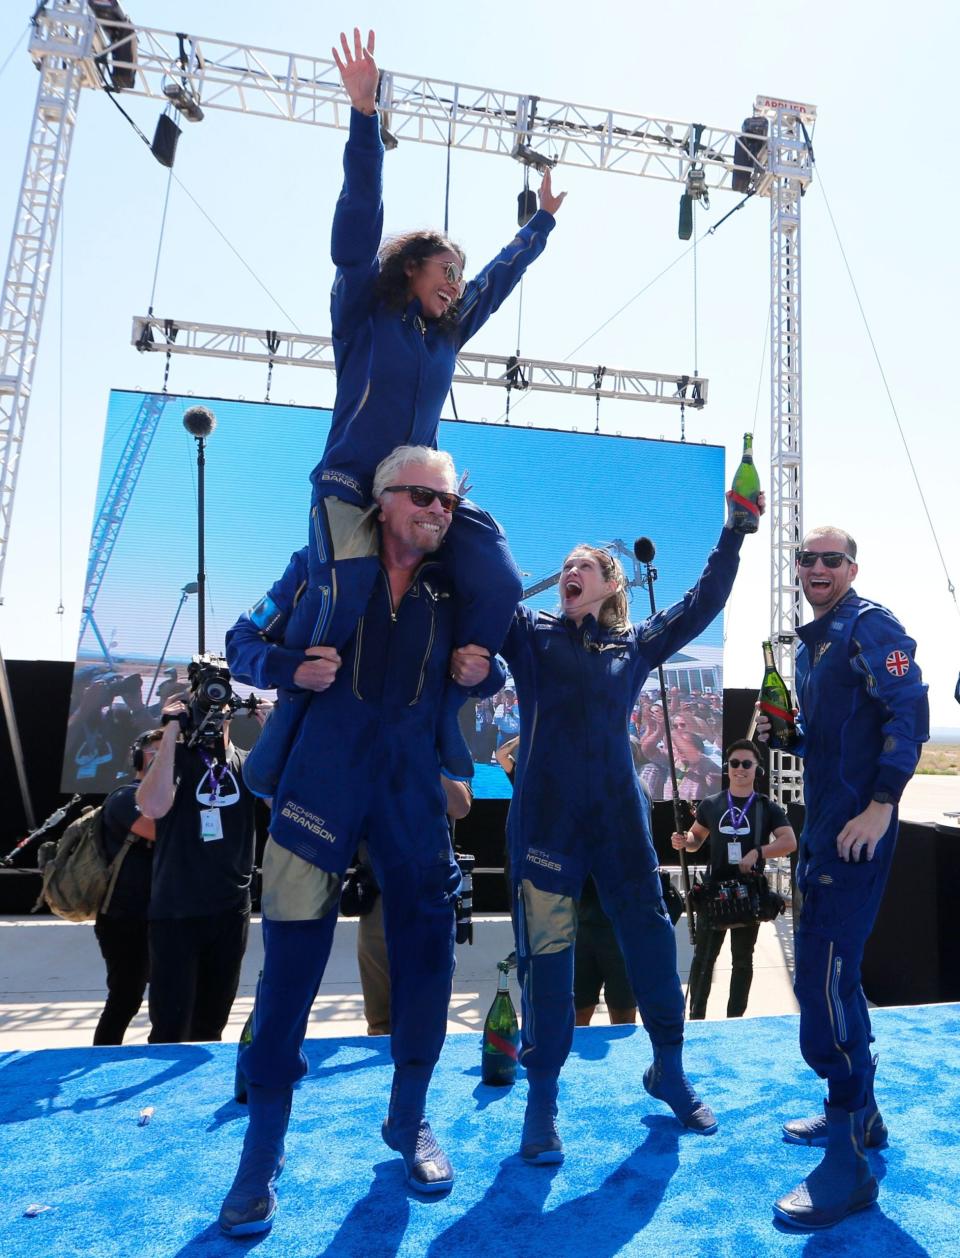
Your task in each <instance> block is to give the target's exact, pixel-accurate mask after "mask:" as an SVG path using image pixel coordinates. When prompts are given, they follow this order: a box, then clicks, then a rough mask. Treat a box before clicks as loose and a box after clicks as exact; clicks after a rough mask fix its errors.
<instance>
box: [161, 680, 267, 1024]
mask: <svg viewBox="0 0 960 1258" xmlns="http://www.w3.org/2000/svg"><path fill="white" fill-rule="evenodd" d="M269 706H270V705H269V704H261V705H260V706H259V707H258V708H257V709H256V715H257V717H258V719H260V720H261V721H263V720H265V719H266V715H267V712H268V711H269ZM186 711H187V708H186V705H185V704H184V703H183V702H182V701H181V700H180V699H177V698H174V699H171V700H170V701H169V702H168V703H167V705H166V707H165V708H164V712H163V714H164V717H165V718H166V719H167V721H168V723H167V724H166V725H165V727H164V730H163V735H162V737H161V739H160V742H159V745H158V746H159V750H158V752H157V755H156V757H155V758H154V761H153V764H152V765H151V766H150V770H149V772H148V773H147V775H146V777H145V778H144V780H143V781H142V782H141V783H140V786H139V788H138V790H137V804H138V805H139V807H140V810H141V812H142V813H143V815H144V816H145V817H149V818H152V819H153V820H154V821H155V822H156V830H157V838H156V849H155V852H154V861H153V887H152V890H151V894H150V911H149V917H150V1026H151V1029H150V1037H149V1040H150V1043H151V1044H179V1043H182V1042H183V1041H185V1040H193V1041H197V1040H219V1039H220V1038H221V1037H222V1034H223V1028H224V1027H225V1026H226V1024H227V1019H228V1017H229V1016H230V1009H231V1007H232V1005H233V1001H234V997H235V996H236V994H237V987H238V985H239V982H240V964H241V962H242V960H243V954H244V952H245V950H246V946H247V931H248V928H249V924H250V883H251V879H252V876H253V858H254V841H255V828H254V797H253V795H251V793H250V791H249V790H248V789H247V787H246V786H245V785H244V782H243V774H242V765H243V760H244V758H245V754H246V753H244V752H242V751H239V750H238V749H237V748H236V747H234V746H233V745H232V744H231V742H230V722H229V721H226V722H224V725H223V735H222V738H220V739H219V740H218V742H217V744H216V745H215V746H214V747H213V748H211V749H207V748H206V747H204V746H196V747H188V746H187V745H186V744H185V743H184V742H183V740H182V737H181V733H180V724H179V718H180V716H181V714H182V713H184V712H186Z"/></svg>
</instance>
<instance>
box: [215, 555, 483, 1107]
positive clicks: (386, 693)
mask: <svg viewBox="0 0 960 1258" xmlns="http://www.w3.org/2000/svg"><path fill="white" fill-rule="evenodd" d="M306 573H307V554H306V548H304V549H303V550H300V551H298V552H296V553H295V554H294V555H293V556H292V558H291V560H290V563H289V565H288V567H287V570H286V572H285V573H284V574H283V576H282V577H281V578H280V580H279V581H278V582H277V583H276V584H275V585H274V586H272V588H271V589H270V591H269V593H268V594H267V595H266V596H265V598H264V599H263V600H261V603H260V604H258V607H257V608H256V609H254V612H253V613H252V614H250V615H244V616H242V617H241V618H240V619H239V620H238V621H237V623H236V624H235V625H234V626H233V628H232V629H231V630H230V631H229V634H228V638H229V641H230V655H231V667H232V669H233V671H234V674H235V676H236V677H237V678H238V680H242V681H246V682H248V683H249V684H252V685H255V686H260V687H271V686H287V685H292V684H293V672H294V671H295V668H296V664H297V663H298V662H299V660H300V658H302V654H301V653H300V652H297V651H292V650H291V649H290V648H288V647H286V646H284V645H283V643H282V641H280V639H282V638H283V633H284V629H285V626H286V623H287V620H288V618H289V616H290V614H291V612H292V610H293V608H294V606H295V602H296V599H297V597H298V594H299V593H301V592H302V589H303V586H304V583H305V581H306ZM452 635H453V600H452V598H451V592H450V583H449V578H448V576H447V574H446V571H445V569H444V566H443V564H442V563H441V562H440V561H439V560H437V559H433V558H431V559H427V560H426V561H425V562H424V563H423V564H422V565H421V566H420V568H419V569H418V571H417V573H416V576H415V578H414V581H413V584H412V585H411V587H410V589H409V590H408V591H407V592H406V594H405V595H404V596H403V598H402V599H401V600H400V602H399V603H398V605H397V606H396V608H394V606H393V603H392V599H391V594H390V588H389V582H388V579H387V574H386V572H385V571H384V569H383V568H380V569H379V576H378V579H377V580H376V581H375V583H374V588H373V591H372V592H371V594H370V597H369V599H368V601H367V605H366V608H365V609H364V612H363V615H362V617H361V619H360V622H359V624H358V626H357V629H356V632H355V634H354V635H353V636H352V638H351V639H350V640H349V642H348V643H347V645H346V646H345V647H344V648H343V651H342V659H343V662H342V664H341V666H340V669H339V671H338V672H337V675H336V678H335V680H334V682H333V684H332V685H331V686H330V687H329V688H328V689H327V690H325V691H322V692H320V693H314V692H306V693H307V696H308V703H307V707H306V712H305V715H304V718H303V721H302V723H301V726H300V730H299V733H298V734H297V739H296V742H295V743H294V745H293V748H292V751H291V753H290V756H289V758H288V760H287V763H286V765H285V768H284V771H283V775H282V777H281V779H280V783H279V785H278V788H277V793H276V796H275V797H274V800H273V813H272V818H271V825H270V835H271V839H272V840H273V842H274V843H276V844H278V845H279V846H280V847H281V848H284V849H286V850H287V851H289V852H292V853H294V854H295V855H296V856H298V857H300V858H301V859H302V860H304V861H306V862H308V865H310V866H315V867H317V868H318V869H321V870H325V871H328V872H329V873H330V874H332V875H335V876H339V875H342V874H343V872H344V871H345V869H346V868H347V865H348V864H349V862H350V859H351V858H352V856H353V854H354V852H355V851H356V849H357V845H358V843H359V841H360V840H361V839H363V838H365V839H366V840H367V845H368V850H369V853H370V859H371V864H372V866H373V869H374V873H375V875H376V878H377V882H378V883H379V885H380V887H381V889H382V894H383V908H384V924H385V931H386V937H387V947H388V952H389V957H390V977H391V985H392V996H391V1023H392V1026H393V1035H392V1039H391V1051H392V1053H393V1057H394V1061H395V1063H396V1064H397V1067H398V1068H401V1067H407V1068H411V1069H416V1070H418V1071H419V1072H420V1073H421V1075H422V1076H423V1077H425V1078H429V1072H430V1071H431V1070H432V1069H433V1066H434V1064H435V1063H436V1060H437V1057H438V1056H439V1053H440V1048H441V1046H442V1044H443V1038H444V1034H445V1032H446V1018H447V1006H448V1004H449V999H450V984H451V979H452V976H453V969H454V959H453V947H454V907H453V906H454V899H455V897H456V894H457V891H458V889H459V885H460V873H459V870H458V868H457V865H456V862H455V860H454V858H453V852H452V850H451V846H450V833H449V828H448V825H447V820H446V800H445V796H444V792H443V788H442V786H441V784H440V766H439V762H438V759H437V751H436V721H437V711H438V706H439V702H440V698H441V695H442V693H443V689H444V683H445V679H446V675H447V669H448V662H449V657H450V651H451V643H452ZM502 683H503V673H502V671H501V670H500V669H499V667H498V666H497V667H492V668H491V675H490V676H489V677H488V678H487V680H486V681H485V682H484V683H483V685H482V686H479V687H477V693H478V694H481V695H486V694H490V693H493V692H494V691H496V690H497V689H499V687H500V686H501V685H502ZM268 891H269V888H268V887H267V885H266V878H265V885H264V906H265V907H264V918H263V932H264V946H265V956H264V969H263V977H262V979H261V982H260V987H259V990H258V993H257V1007H256V1014H255V1018H254V1023H255V1029H254V1038H253V1042H252V1044H251V1045H250V1046H249V1047H248V1048H247V1049H245V1050H244V1053H243V1055H242V1058H241V1065H242V1067H243V1070H244V1072H245V1074H246V1076H247V1078H248V1080H249V1081H250V1082H252V1083H254V1084H258V1085H261V1086H264V1087H271V1088H277V1087H284V1086H286V1085H288V1084H291V1083H293V1082H295V1081H296V1080H297V1079H299V1078H301V1077H302V1075H303V1074H304V1072H305V1071H306V1059H305V1058H304V1056H303V1053H302V1051H301V1045H302V1042H303V1037H304V1034H305V1030H306V1022H307V1017H308V1015H309V1012H310V1007H311V1005H312V1004H313V1000H314V998H315V996H316V993H317V988H318V986H319V983H320V979H321V977H322V975H323V971H324V967H325V966H326V963H327V959H328V957H329V952H330V945H331V943H332V939H333V928H334V924H335V922H336V916H337V911H336V898H333V900H332V905H331V907H330V908H329V909H328V910H326V911H324V912H323V915H322V916H320V917H318V918H317V919H316V920H308V921H296V920H287V919H284V920H273V919H271V918H270V916H269V915H268V910H267V907H266V905H267V896H268Z"/></svg>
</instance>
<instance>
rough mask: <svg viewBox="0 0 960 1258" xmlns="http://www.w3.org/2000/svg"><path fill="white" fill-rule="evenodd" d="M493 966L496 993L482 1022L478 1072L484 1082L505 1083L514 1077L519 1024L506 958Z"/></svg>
mask: <svg viewBox="0 0 960 1258" xmlns="http://www.w3.org/2000/svg"><path fill="white" fill-rule="evenodd" d="M497 970H498V974H497V994H496V996H495V997H494V999H493V1004H492V1005H491V1006H490V1012H489V1013H488V1014H487V1017H486V1021H485V1022H484V1024H483V1051H482V1053H481V1076H482V1079H483V1082H484V1083H490V1084H493V1085H494V1086H495V1087H506V1086H509V1085H510V1084H511V1083H513V1081H514V1079H516V1077H517V1051H518V1049H519V1047H520V1027H519V1025H518V1023H517V1011H516V1009H514V1007H513V1001H512V1000H511V999H510V984H509V982H508V979H507V975H508V972H509V966H508V965H507V962H506V961H498V962H497Z"/></svg>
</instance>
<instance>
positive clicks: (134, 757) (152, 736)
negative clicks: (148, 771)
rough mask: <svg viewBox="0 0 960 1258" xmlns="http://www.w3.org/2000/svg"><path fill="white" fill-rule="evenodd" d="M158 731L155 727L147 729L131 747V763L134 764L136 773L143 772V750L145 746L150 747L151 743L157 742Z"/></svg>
mask: <svg viewBox="0 0 960 1258" xmlns="http://www.w3.org/2000/svg"><path fill="white" fill-rule="evenodd" d="M157 741H158V739H157V731H156V730H155V729H151V730H147V732H146V733H145V734H141V735H140V737H139V738H138V739H137V740H136V741H135V742H134V743H133V744H132V745H131V747H130V764H131V765H132V766H133V771H134V773H142V772H143V768H144V765H143V752H144V748H145V747H149V746H150V744H151V743H155V742H157Z"/></svg>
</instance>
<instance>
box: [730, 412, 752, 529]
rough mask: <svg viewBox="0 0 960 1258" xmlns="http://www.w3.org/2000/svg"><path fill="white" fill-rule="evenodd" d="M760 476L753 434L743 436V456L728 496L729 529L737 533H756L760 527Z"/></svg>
mask: <svg viewBox="0 0 960 1258" xmlns="http://www.w3.org/2000/svg"><path fill="white" fill-rule="evenodd" d="M759 497H760V475H759V473H758V472H757V469H756V468H755V467H754V465H753V434H752V433H749V432H745V433H744V434H743V456H742V457H741V459H740V466H739V467H738V468H737V470H736V471H735V472H734V474H733V484H732V485H731V486H730V492H729V493H728V494H727V528H730V529H733V531H734V532H735V533H756V531H757V529H758V528H759V527H760V507H759V506H758V505H757V499H758V498H759Z"/></svg>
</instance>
